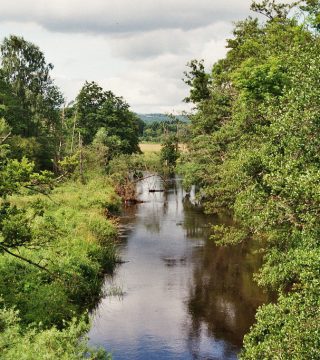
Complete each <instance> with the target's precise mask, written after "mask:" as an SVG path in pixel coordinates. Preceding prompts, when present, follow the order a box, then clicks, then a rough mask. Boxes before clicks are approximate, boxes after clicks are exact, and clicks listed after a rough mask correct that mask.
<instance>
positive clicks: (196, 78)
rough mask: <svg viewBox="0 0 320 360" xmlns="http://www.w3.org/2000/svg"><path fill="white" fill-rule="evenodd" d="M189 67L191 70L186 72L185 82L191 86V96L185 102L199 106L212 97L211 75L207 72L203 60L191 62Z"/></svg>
mask: <svg viewBox="0 0 320 360" xmlns="http://www.w3.org/2000/svg"><path fill="white" fill-rule="evenodd" d="M187 66H188V67H189V68H190V70H189V71H185V72H184V75H185V78H184V82H185V83H186V84H187V85H189V86H190V95H189V96H187V97H186V98H185V99H184V101H185V102H187V103H189V102H192V103H194V104H197V103H199V102H201V101H203V100H206V99H208V98H209V96H210V91H209V75H208V74H207V73H206V72H205V69H204V65H203V60H200V61H198V60H191V61H190V62H189V63H188V64H187Z"/></svg>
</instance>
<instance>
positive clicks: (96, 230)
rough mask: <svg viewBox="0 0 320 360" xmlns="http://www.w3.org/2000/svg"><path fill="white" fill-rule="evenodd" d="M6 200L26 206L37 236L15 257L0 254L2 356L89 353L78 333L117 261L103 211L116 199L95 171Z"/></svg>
mask: <svg viewBox="0 0 320 360" xmlns="http://www.w3.org/2000/svg"><path fill="white" fill-rule="evenodd" d="M11 201H12V203H13V204H14V205H16V206H17V208H18V209H22V208H25V209H28V210H27V215H28V218H29V219H30V224H31V231H32V234H33V235H34V238H35V239H36V241H35V242H34V243H33V244H32V245H31V246H30V247H29V248H25V249H23V250H21V251H20V252H19V254H18V255H19V257H21V258H20V259H18V258H17V257H14V256H12V255H10V254H3V255H2V256H1V258H0V276H1V279H2V282H1V284H0V294H1V298H2V300H1V301H2V302H3V304H4V306H3V310H1V311H0V323H1V331H2V335H1V340H0V352H1V358H2V359H18V358H19V359H20V358H21V359H22V358H23V359H34V358H35V351H36V352H37V358H39V359H42V358H46V359H57V358H59V359H68V360H69V359H80V358H88V359H90V355H89V354H90V351H89V350H88V348H87V346H86V344H85V342H84V343H81V344H80V343H79V337H80V336H81V334H83V333H84V332H85V331H86V328H87V324H88V321H87V320H88V318H87V315H86V314H87V310H88V309H89V308H90V307H92V306H93V304H95V303H96V301H97V299H99V297H100V296H101V287H102V282H103V276H104V274H105V273H106V272H109V273H110V272H112V270H113V268H114V266H115V263H116V260H117V256H116V248H115V239H116V233H117V230H116V224H115V222H114V221H113V220H112V218H111V217H109V218H108V216H109V214H110V213H112V212H113V211H115V210H117V209H119V207H120V205H121V201H120V199H119V197H118V196H117V195H116V194H115V192H114V189H113V186H112V185H111V182H110V181H109V180H108V178H107V177H106V176H104V175H102V174H99V173H94V174H93V173H92V174H90V176H89V177H88V179H87V182H86V184H81V183H80V182H79V181H72V180H70V181H68V182H66V183H64V184H62V185H60V186H58V187H57V188H55V189H54V190H53V191H52V192H51V193H50V195H49V196H45V195H42V194H33V195H31V194H24V195H23V196H15V197H14V198H12V199H11ZM17 221H18V219H17ZM22 259H27V260H29V263H28V262H27V261H24V260H22ZM30 262H32V264H31V263H30ZM35 264H37V265H38V267H37V266H36V265H35ZM70 322H71V323H70ZM30 326H31V328H30ZM42 352H44V353H43V354H42ZM86 354H87V355H86ZM92 354H93V352H92ZM92 356H93V355H92ZM94 356H95V357H94V358H95V359H102V358H103V357H104V355H103V354H102V353H101V352H100V353H99V357H97V356H98V355H97V354H96V355H94ZM92 358H93V357H92Z"/></svg>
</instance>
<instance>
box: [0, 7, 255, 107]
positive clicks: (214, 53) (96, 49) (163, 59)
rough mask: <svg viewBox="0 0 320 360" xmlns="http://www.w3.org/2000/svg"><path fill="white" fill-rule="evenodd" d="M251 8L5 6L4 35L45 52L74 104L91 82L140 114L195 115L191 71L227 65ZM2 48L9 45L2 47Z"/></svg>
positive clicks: (0, 28)
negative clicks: (194, 62) (188, 81)
mask: <svg viewBox="0 0 320 360" xmlns="http://www.w3.org/2000/svg"><path fill="white" fill-rule="evenodd" d="M249 4H250V0H245V1H236V0H225V1H224V2H220V1H218V0H157V1H156V0H154V1H152V0H91V1H90V2H88V1H83V0H55V1H51V2H48V1H44V0H24V1H17V0H11V1H7V0H2V8H1V13H0V34H3V37H4V36H8V35H9V34H12V33H13V34H17V35H22V36H24V37H25V39H26V40H28V41H31V42H33V43H35V44H37V45H38V46H39V47H40V49H41V50H42V51H43V52H44V53H45V55H46V59H47V61H48V62H51V63H53V64H54V66H55V68H54V71H53V76H54V77H55V79H56V83H57V85H59V86H60V87H61V89H62V90H63V92H64V93H65V95H66V97H67V98H68V100H69V101H70V100H72V99H73V98H74V97H75V96H76V94H77V93H78V91H79V90H80V88H81V86H82V84H83V83H84V81H85V80H88V81H92V80H93V81H96V82H98V83H99V84H101V85H102V86H103V87H105V88H106V89H110V90H112V91H114V92H115V93H116V94H117V95H120V96H123V97H124V98H125V99H126V100H127V101H128V103H129V104H130V105H131V106H132V109H133V110H134V111H137V112H162V111H163V112H171V111H173V110H182V109H187V108H189V107H188V106H187V105H186V104H184V103H183V102H182V99H183V98H184V97H186V96H187V94H188V89H187V87H186V85H185V84H184V83H183V81H182V80H181V79H182V77H183V72H184V71H185V70H186V63H187V62H188V61H190V60H191V59H194V58H197V59H201V58H203V59H205V63H206V66H207V68H208V69H209V68H210V66H211V65H212V64H213V63H214V62H215V61H216V60H218V59H219V58H221V57H223V56H224V54H225V52H226V50H225V47H224V46H225V39H226V37H228V36H230V33H231V29H232V24H231V20H235V19H239V20H240V19H241V18H243V17H244V16H246V15H247V14H249ZM0 40H1V39H0Z"/></svg>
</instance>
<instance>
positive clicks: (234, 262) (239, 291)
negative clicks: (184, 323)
mask: <svg viewBox="0 0 320 360" xmlns="http://www.w3.org/2000/svg"><path fill="white" fill-rule="evenodd" d="M193 256H194V257H195V259H194V260H193V263H194V264H195V265H194V272H193V283H192V285H191V287H190V292H189V299H188V303H187V305H188V312H189V315H190V320H191V322H190V327H189V329H188V339H189V340H188V341H189V346H190V348H191V349H192V351H193V352H194V351H195V352H197V351H200V350H199V347H200V345H199V344H200V341H201V331H203V328H205V329H206V331H207V332H208V336H210V337H214V338H215V339H217V340H219V339H221V340H227V341H228V342H229V343H231V344H232V345H233V346H235V347H236V348H238V349H239V348H240V347H241V345H242V339H243V336H244V334H245V333H247V332H248V330H249V327H250V326H251V325H252V323H253V321H254V314H255V312H256V309H257V307H258V306H259V305H261V304H262V303H264V302H267V301H268V296H267V295H266V294H264V293H263V291H262V290H261V289H260V288H258V287H257V285H256V284H255V283H254V282H253V280H252V274H253V273H254V272H256V271H257V269H258V268H259V266H260V263H261V259H260V258H259V257H258V256H257V255H253V254H252V251H251V250H250V249H249V248H248V246H245V245H242V246H237V247H216V246H215V245H214V244H213V243H211V242H210V241H207V242H206V245H205V246H204V247H203V248H201V249H197V251H196V252H195V253H194V255H193ZM197 349H198V350H197ZM198 355H199V356H200V354H198ZM195 356H196V355H195ZM195 358H201V357H195ZM222 358H227V357H222Z"/></svg>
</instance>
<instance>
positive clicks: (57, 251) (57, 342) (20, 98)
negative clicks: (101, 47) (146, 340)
mask: <svg viewBox="0 0 320 360" xmlns="http://www.w3.org/2000/svg"><path fill="white" fill-rule="evenodd" d="M0 50H1V66H0V279H1V280H0V331H1V340H0V353H1V359H2V358H3V359H8V360H9V359H10V360H11V359H30V360H31V359H35V358H37V359H84V358H85V359H90V358H92V359H104V358H106V354H105V352H104V351H95V350H91V349H89V348H88V346H87V345H86V339H85V338H83V334H84V332H86V331H87V329H88V316H87V311H88V309H89V308H90V307H91V306H92V305H93V304H94V303H95V302H96V301H97V299H99V297H100V296H101V287H102V281H103V275H104V273H105V272H111V271H112V269H113V268H114V266H115V263H116V260H117V259H116V251H115V235H116V228H115V224H114V222H113V220H112V217H110V216H109V215H110V213H111V212H112V211H114V210H116V209H118V208H119V206H120V200H119V197H118V196H117V195H116V194H115V192H114V183H113V182H112V180H110V179H108V178H107V177H106V165H107V162H108V161H110V159H111V158H112V157H113V156H115V155H119V154H123V153H125V154H131V153H132V152H137V151H139V148H138V122H137V119H136V117H135V115H134V114H133V113H132V112H131V111H130V110H129V106H128V104H126V102H125V101H124V100H123V99H122V98H119V97H116V96H115V95H114V94H113V93H112V92H110V91H103V90H102V89H101V88H100V87H99V86H98V85H97V84H95V83H86V84H85V85H84V87H83V88H82V89H81V91H80V93H79V95H78V97H77V99H76V101H75V102H74V103H73V104H72V106H67V107H66V106H64V99H63V96H62V94H61V92H60V90H59V89H58V88H57V87H56V86H55V85H54V82H53V80H52V78H51V76H50V71H51V70H52V68H53V66H52V65H51V64H47V63H46V60H45V57H44V54H43V53H42V52H41V50H40V49H39V48H38V47H37V46H36V45H34V44H32V43H30V42H28V41H26V40H24V39H23V38H21V37H17V36H10V37H8V38H5V39H4V41H3V43H2V45H1V47H0ZM80 180H81V181H80ZM107 217H109V219H107Z"/></svg>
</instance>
